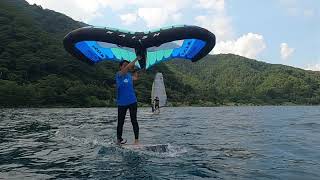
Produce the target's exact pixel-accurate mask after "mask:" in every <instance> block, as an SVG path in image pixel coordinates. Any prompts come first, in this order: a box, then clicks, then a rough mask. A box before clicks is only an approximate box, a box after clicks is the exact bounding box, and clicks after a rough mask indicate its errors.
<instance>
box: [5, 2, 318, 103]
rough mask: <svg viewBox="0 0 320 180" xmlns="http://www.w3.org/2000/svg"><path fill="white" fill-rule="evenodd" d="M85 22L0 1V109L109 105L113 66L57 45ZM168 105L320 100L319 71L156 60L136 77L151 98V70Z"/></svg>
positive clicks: (144, 98) (221, 59)
mask: <svg viewBox="0 0 320 180" xmlns="http://www.w3.org/2000/svg"><path fill="white" fill-rule="evenodd" d="M83 26H86V24H84V23H81V22H77V21H74V20H73V19H71V18H69V17H67V16H65V15H63V14H60V13H57V12H54V11H51V10H45V9H42V8H41V7H39V6H36V5H29V4H28V3H27V2H25V1H24V0H1V1H0V39H1V41H0V107H52V106H68V107H70V106H71V107H92V106H114V105H115V89H114V83H115V82H114V74H115V72H116V71H117V70H118V66H117V64H114V63H109V62H105V63H101V64H99V65H96V66H90V65H87V64H85V63H83V62H81V61H79V60H76V59H75V58H73V57H71V56H70V55H69V54H67V52H66V51H65V50H64V49H63V46H62V39H63V37H64V35H65V34H67V33H68V32H69V31H71V30H73V29H76V28H79V27H83ZM158 71H160V72H162V73H163V74H164V78H165V85H166V88H167V94H168V99H169V101H170V102H171V103H173V105H179V104H184V105H221V104H255V105H265V104H286V103H293V104H320V87H319V86H320V75H319V73H316V72H311V71H304V70H301V69H297V68H292V67H288V66H283V65H271V64H267V63H262V62H259V61H255V60H252V59H247V58H244V57H240V56H235V55H215V56H210V55H209V56H207V57H206V58H204V59H203V60H201V61H199V62H198V63H190V62H186V61H181V60H176V61H172V62H169V63H166V64H160V65H158V66H157V67H155V68H154V69H152V70H151V71H148V72H147V73H146V74H144V75H143V76H142V77H141V79H140V80H139V81H138V82H137V83H136V91H137V95H138V99H139V102H141V103H144V104H147V103H149V101H150V91H151V85H152V80H153V77H154V74H155V73H156V72H158Z"/></svg>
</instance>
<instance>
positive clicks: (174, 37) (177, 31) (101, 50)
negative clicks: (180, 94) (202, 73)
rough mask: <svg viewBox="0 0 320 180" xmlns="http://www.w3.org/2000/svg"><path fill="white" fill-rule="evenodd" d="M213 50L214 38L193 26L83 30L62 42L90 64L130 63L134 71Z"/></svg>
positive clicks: (71, 52)
mask: <svg viewBox="0 0 320 180" xmlns="http://www.w3.org/2000/svg"><path fill="white" fill-rule="evenodd" d="M214 46H215V36H214V34H212V33H211V32H209V31H208V30H206V29H203V28H200V27H197V26H186V25H184V26H171V27H167V28H161V29H158V30H154V31H148V32H130V31H124V30H119V29H114V28H97V27H85V28H80V29H77V30H74V31H72V32H70V33H69V34H68V35H67V36H66V37H65V38H64V47H65V49H66V50H67V51H68V52H69V53H70V54H72V55H73V56H75V57H77V58H78V59H80V60H83V61H86V62H88V63H90V64H96V63H98V62H101V61H114V62H120V61H122V60H128V61H130V62H131V61H133V60H134V59H135V58H136V57H137V56H141V57H142V59H141V60H139V62H137V63H136V66H137V67H138V68H142V69H149V68H151V67H152V66H154V65H156V64H158V63H161V62H165V61H168V60H171V59H177V58H178V59H186V60H190V61H192V62H195V61H198V60H199V59H201V58H202V57H204V56H206V55H207V54H208V53H209V52H210V51H211V50H212V49H213V47H214Z"/></svg>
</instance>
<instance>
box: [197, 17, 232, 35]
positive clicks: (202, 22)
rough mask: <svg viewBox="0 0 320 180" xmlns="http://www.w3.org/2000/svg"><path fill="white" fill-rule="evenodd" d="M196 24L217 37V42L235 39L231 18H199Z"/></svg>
mask: <svg viewBox="0 0 320 180" xmlns="http://www.w3.org/2000/svg"><path fill="white" fill-rule="evenodd" d="M195 21H196V23H197V24H198V25H199V26H201V27H204V28H206V29H208V30H210V31H211V32H213V33H214V34H215V35H216V36H217V41H225V40H230V39H232V38H233V37H234V33H233V28H232V24H231V18H229V17H227V16H224V15H216V16H215V15H210V16H197V17H196V18H195Z"/></svg>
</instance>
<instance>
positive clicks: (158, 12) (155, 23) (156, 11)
mask: <svg viewBox="0 0 320 180" xmlns="http://www.w3.org/2000/svg"><path fill="white" fill-rule="evenodd" d="M138 15H139V17H141V18H142V19H143V20H144V21H145V22H146V23H147V26H148V27H159V26H162V25H163V24H165V23H166V22H167V20H168V18H169V14H168V12H167V11H166V10H165V9H163V8H139V10H138Z"/></svg>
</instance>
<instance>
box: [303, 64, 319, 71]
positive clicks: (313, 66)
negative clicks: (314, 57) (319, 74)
mask: <svg viewBox="0 0 320 180" xmlns="http://www.w3.org/2000/svg"><path fill="white" fill-rule="evenodd" d="M304 69H305V70H311V71H320V63H319V64H307V65H306V66H305V68H304Z"/></svg>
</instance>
